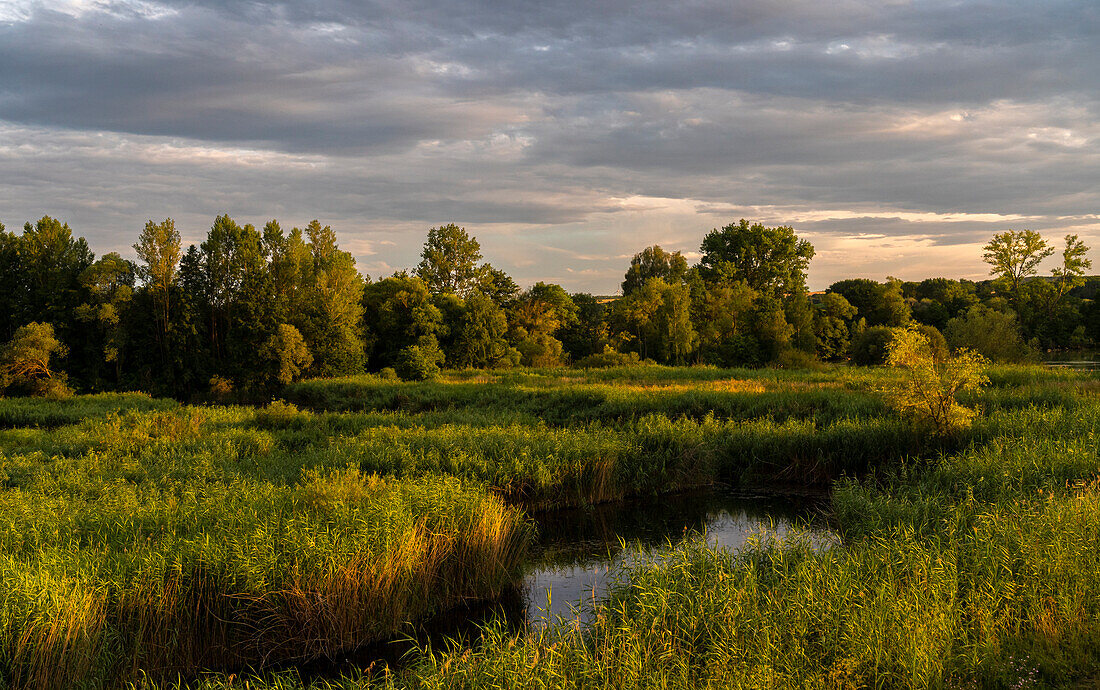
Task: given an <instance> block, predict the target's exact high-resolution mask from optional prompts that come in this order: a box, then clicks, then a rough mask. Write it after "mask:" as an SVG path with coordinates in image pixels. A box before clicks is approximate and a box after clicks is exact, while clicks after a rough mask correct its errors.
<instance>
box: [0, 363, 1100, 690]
mask: <svg viewBox="0 0 1100 690" xmlns="http://www.w3.org/2000/svg"><path fill="white" fill-rule="evenodd" d="M988 374H989V378H990V381H991V383H990V385H989V386H988V387H986V388H984V389H982V390H981V391H978V392H973V393H969V394H967V395H966V396H964V397H963V399H964V400H965V401H966V402H968V403H970V404H971V405H973V406H974V407H975V408H976V409H977V410H979V411H980V412H981V414H980V415H979V416H978V417H977V418H976V419H975V420H974V422H973V424H972V426H971V427H970V428H969V429H967V430H965V431H960V432H958V433H957V434H955V435H953V436H949V437H946V438H941V437H938V436H936V435H933V434H929V433H925V432H922V431H920V429H919V427H914V426H913V425H912V423H910V422H909V421H908V420H906V419H904V418H902V417H900V416H899V415H898V413H896V412H895V411H893V409H892V408H890V407H888V406H887V405H886V403H885V402H884V400H883V398H882V397H881V396H879V395H877V394H876V393H875V391H876V390H878V389H879V388H881V386H883V385H884V384H885V383H888V382H889V381H890V380H891V379H893V378H896V377H897V376H899V375H900V374H899V372H898V371H895V370H891V369H886V368H871V369H865V368H850V367H843V366H836V367H831V368H826V369H819V370H818V369H815V370H808V371H807V370H796V371H790V370H779V369H753V370H748V369H742V370H731V369H717V368H710V367H695V368H670V367H660V366H654V365H649V366H633V367H628V368H621V369H600V370H587V371H585V370H576V369H541V370H516V371H505V372H494V373H491V374H486V373H485V372H476V371H452V372H446V373H445V375H444V376H443V377H442V378H440V379H439V380H436V381H434V382H430V383H417V384H411V383H406V382H401V381H393V380H389V379H386V378H384V377H378V376H359V377H356V378H351V379H341V380H314V381H306V382H303V383H301V384H298V385H296V386H293V387H291V388H288V389H287V390H286V391H285V397H286V399H287V401H288V402H282V401H279V402H275V403H272V404H269V405H267V406H264V407H250V406H193V405H186V404H180V403H176V402H173V401H167V400H158V399H153V398H149V397H147V396H144V395H140V394H104V395H94V396H77V397H73V398H70V399H67V400H45V399H27V398H22V399H6V400H2V401H0V419H2V420H3V429H2V430H0V462H2V464H0V482H2V484H0V485H2V491H3V501H0V510H2V511H3V519H2V520H0V529H2V530H3V532H2V534H0V541H2V549H0V551H2V553H3V554H4V555H3V565H2V568H3V582H4V584H5V588H4V594H3V596H2V597H0V678H2V679H3V682H4V683H6V684H7V685H8V686H10V687H12V688H30V687H40V688H44V687H62V686H74V687H75V686H81V685H84V686H88V687H113V686H116V685H119V684H126V683H135V684H137V685H139V686H150V685H158V686H165V685H168V686H170V685H172V684H174V683H178V682H186V683H188V684H190V685H204V686H207V687H239V686H241V683H242V682H243V681H242V680H241V677H242V675H244V676H248V675H249V673H251V672H259V673H260V675H259V676H258V677H256V678H253V679H252V680H249V683H250V685H249V687H298V686H300V685H301V684H302V683H303V682H304V681H303V680H302V677H301V675H300V674H299V672H298V671H294V670H287V669H288V664H290V665H294V664H299V663H302V662H307V661H310V660H315V659H323V658H327V657H335V656H338V655H339V654H341V653H344V652H347V651H349V650H352V649H355V648H357V647H362V646H364V645H369V644H371V643H378V642H380V641H384V640H386V639H390V638H392V637H394V636H400V635H402V634H408V630H409V628H408V626H407V623H408V622H410V621H413V622H415V621H421V620H424V619H426V618H428V617H430V616H432V615H433V614H438V613H441V612H444V611H447V610H451V609H453V608H454V607H455V606H459V605H462V604H465V603H470V602H475V601H486V600H493V599H495V598H497V597H499V596H501V595H502V594H503V593H504V592H505V591H506V590H508V589H509V588H510V587H513V586H514V585H515V584H516V583H517V582H519V581H520V580H521V579H522V578H523V576H524V573H526V572H531V571H532V570H533V569H537V568H539V567H544V566H540V559H545V558H546V557H547V556H545V550H544V549H541V548H538V544H539V536H538V529H537V525H538V524H539V520H542V521H543V524H546V525H549V524H557V527H554V528H553V529H554V531H555V532H559V533H564V532H566V531H567V529H566V528H563V527H562V526H561V525H560V524H558V523H555V522H553V517H552V516H553V515H556V514H557V515H561V514H562V513H552V512H550V513H548V512H546V511H548V510H551V509H558V508H562V507H565V506H573V507H574V513H576V511H578V510H579V511H580V513H579V514H581V515H585V514H589V515H591V514H592V511H593V510H594V509H593V508H591V507H590V506H592V505H593V504H597V503H599V502H602V501H608V500H613V499H619V498H622V497H626V496H642V497H650V498H649V499H648V500H657V501H660V500H662V499H661V495H662V494H664V493H665V492H669V491H675V490H678V489H689V488H696V487H699V486H704V485H713V484H720V485H723V486H727V487H736V488H740V489H742V490H752V489H758V488H760V487H762V486H763V487H771V488H772V489H775V488H776V487H779V488H782V487H792V488H796V487H797V488H801V489H806V488H807V487H810V488H813V487H819V488H820V489H822V490H827V489H829V488H830V487H832V493H831V499H830V500H829V502H828V503H827V504H826V505H827V507H828V510H827V511H825V515H826V519H827V521H828V524H829V529H830V530H832V531H833V532H834V533H835V534H836V535H838V537H839V539H841V540H842V541H840V542H838V543H837V544H835V545H832V546H828V547H825V548H821V547H820V545H818V546H813V545H812V544H810V543H809V541H810V540H809V539H808V537H804V536H800V533H799V530H797V529H795V530H793V531H790V532H787V533H786V534H785V535H784V536H783V537H782V538H762V539H759V540H756V541H750V542H749V543H748V544H747V545H746V546H744V547H743V548H741V549H740V550H737V551H736V552H731V551H729V550H725V549H720V548H716V547H714V546H713V545H708V544H706V543H705V542H700V541H699V540H698V539H693V538H691V532H690V531H689V533H688V538H686V539H683V540H682V541H681V540H680V538H679V537H676V538H674V539H673V541H672V542H671V543H670V545H669V546H670V548H664V549H661V550H660V554H659V555H656V554H655V555H654V556H653V557H652V558H650V559H646V558H644V557H637V558H632V559H630V563H629V565H628V566H627V567H625V568H623V569H621V570H614V571H613V572H612V573H611V574H610V575H609V579H610V581H611V582H610V585H609V587H608V589H606V590H605V591H604V592H602V593H601V594H600V596H598V597H597V600H596V602H595V604H593V602H592V601H589V602H588V604H587V605H588V606H590V607H593V606H594V608H591V609H590V611H589V612H588V614H587V616H588V623H587V624H586V625H584V626H577V625H575V624H571V623H569V622H563V623H562V624H559V625H551V626H540V627H536V628H530V629H527V628H525V627H524V626H518V627H517V625H516V624H515V622H514V621H512V622H510V623H507V622H504V621H501V622H496V623H494V622H489V623H486V627H485V629H484V632H482V633H479V634H478V635H474V636H472V637H471V636H467V637H466V638H465V640H464V642H462V643H459V642H454V643H451V644H448V643H445V642H440V641H439V640H436V641H435V643H434V645H433V646H432V647H431V648H430V649H423V650H420V651H417V652H414V653H412V654H410V655H409V656H408V657H407V658H406V659H405V660H404V661H403V662H402V663H401V664H399V665H397V666H381V665H376V666H375V667H374V668H372V669H371V670H370V671H369V672H367V671H366V670H365V669H364V668H361V667H359V668H357V667H354V666H352V667H346V668H342V669H341V670H340V671H339V673H337V674H336V675H335V676H333V675H332V674H328V675H325V676H323V677H320V678H313V679H312V681H311V682H312V683H313V684H315V685H319V686H322V687H323V686H325V685H332V686H337V687H369V686H374V685H378V686H380V687H386V686H389V687H494V686H495V687H505V686H510V687H521V686H522V687H527V686H531V687H561V686H591V685H602V684H610V685H614V686H618V687H653V686H654V685H658V686H668V687H699V686H708V685H709V686H712V687H718V686H721V687H783V686H786V687H804V686H806V685H821V686H833V687H858V686H862V685H876V684H877V685H879V686H885V687H937V686H944V687H946V686H952V685H954V686H966V685H969V684H975V685H978V686H983V687H997V686H1003V687H1010V686H1013V685H1014V684H1018V683H1019V682H1021V681H1027V682H1031V681H1030V680H1028V679H1034V680H1035V682H1036V683H1040V682H1041V683H1044V684H1055V685H1057V684H1062V683H1068V682H1070V681H1072V680H1074V679H1077V678H1080V677H1081V676H1082V675H1083V674H1088V673H1091V672H1093V671H1094V670H1095V669H1096V668H1097V662H1098V661H1100V659H1098V658H1097V651H1096V650H1097V648H1098V646H1097V641H1098V640H1100V491H1098V485H1097V482H1098V477H1100V460H1098V458H1097V438H1098V434H1100V380H1098V379H1097V378H1096V375H1095V374H1091V373H1087V372H1072V371H1061V370H1059V371H1052V370H1047V369H1042V368H1039V367H1023V366H1013V367H991V368H990V369H989V370H988ZM586 506H588V507H587V508H586ZM548 516H549V517H548ZM559 522H560V521H559ZM626 536H627V537H629V536H630V535H629V534H627V535H626ZM650 544H651V545H652V542H650ZM643 551H644V549H643ZM616 582H617V583H618V584H617V585H616V584H615V583H616ZM490 620H491V619H490ZM263 668H269V669H279V668H282V669H284V670H283V671H281V672H280V671H277V670H276V671H267V672H263V671H262V669H263ZM249 669H251V671H249ZM383 669H385V670H383ZM211 673H213V675H210V674H211Z"/></svg>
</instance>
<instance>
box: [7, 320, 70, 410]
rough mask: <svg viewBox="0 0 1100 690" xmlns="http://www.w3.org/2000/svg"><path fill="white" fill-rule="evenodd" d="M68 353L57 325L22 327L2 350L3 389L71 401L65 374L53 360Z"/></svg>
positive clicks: (34, 324)
mask: <svg viewBox="0 0 1100 690" xmlns="http://www.w3.org/2000/svg"><path fill="white" fill-rule="evenodd" d="M66 354H68V348H66V347H65V346H64V345H63V344H62V343H61V341H60V340H58V339H57V337H56V336H55V335H54V330H53V325H52V324H48V323H37V322H34V321H32V322H31V323H28V324H27V325H26V326H23V327H21V328H20V329H19V330H17V331H16V332H15V335H13V336H12V339H11V340H9V341H8V343H7V344H6V345H4V348H3V350H0V390H6V389H9V388H10V389H14V390H16V391H18V392H21V393H24V394H27V395H35V396H40V397H46V398H53V399H58V398H67V397H69V396H70V395H72V391H71V390H69V387H68V386H67V385H66V383H65V382H66V376H65V373H64V372H61V371H56V370H54V369H53V368H52V367H51V364H50V359H51V358H52V357H53V356H54V355H57V356H58V357H64V356H65V355H66Z"/></svg>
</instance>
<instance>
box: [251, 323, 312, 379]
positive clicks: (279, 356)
mask: <svg viewBox="0 0 1100 690" xmlns="http://www.w3.org/2000/svg"><path fill="white" fill-rule="evenodd" d="M261 355H262V356H263V358H264V359H266V360H267V361H268V363H269V365H270V367H271V368H272V369H273V370H274V377H273V378H274V379H275V380H276V381H278V382H279V383H281V384H283V385H284V386H285V385H287V384H290V383H294V382H295V381H297V380H298V379H299V378H300V377H301V375H302V372H304V371H305V370H306V369H308V368H309V366H310V365H311V364H313V355H311V354H310V353H309V347H308V346H307V345H306V341H305V339H304V338H303V337H302V334H301V333H299V332H298V329H297V328H295V327H294V326H291V325H289V324H285V323H283V324H279V328H278V329H277V330H276V331H275V334H274V335H272V336H271V337H270V338H269V339H268V340H267V342H266V343H264V346H263V348H262V350H261Z"/></svg>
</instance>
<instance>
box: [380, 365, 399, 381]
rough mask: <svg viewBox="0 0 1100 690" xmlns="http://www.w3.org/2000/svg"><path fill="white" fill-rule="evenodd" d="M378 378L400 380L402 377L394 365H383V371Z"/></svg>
mask: <svg viewBox="0 0 1100 690" xmlns="http://www.w3.org/2000/svg"><path fill="white" fill-rule="evenodd" d="M378 378H380V379H382V380H383V381H398V380H400V379H401V377H400V376H398V375H397V371H396V370H395V369H394V368H393V367H382V369H381V371H379V372H378Z"/></svg>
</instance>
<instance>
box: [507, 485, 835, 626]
mask: <svg viewBox="0 0 1100 690" xmlns="http://www.w3.org/2000/svg"><path fill="white" fill-rule="evenodd" d="M824 505H825V499H823V498H818V499H806V498H800V499H783V498H775V497H767V496H762V495H752V494H746V493H743V492H741V493H738V492H731V491H720V490H708V491H705V492H695V493H688V494H675V495H668V496H661V497H656V498H650V499H646V500H632V501H626V502H621V503H614V504H607V505H600V506H594V507H592V508H587V509H574V510H565V511H557V512H554V513H547V514H544V515H538V516H535V518H536V520H537V521H538V523H539V533H540V535H539V536H540V538H539V543H538V546H537V547H536V549H535V552H534V557H533V559H532V562H531V563H530V565H529V566H528V568H529V569H528V574H527V576H526V577H525V578H524V580H523V598H524V602H525V607H524V608H525V610H524V612H523V617H524V619H525V620H526V621H527V622H530V623H536V624H539V623H545V622H547V621H550V620H555V619H557V618H559V617H570V618H571V617H579V618H580V619H581V620H582V621H584V620H586V619H587V618H588V616H589V614H590V609H591V606H592V604H593V603H594V602H595V601H598V600H599V599H600V598H601V597H602V596H603V595H604V594H606V592H607V588H608V585H609V583H610V581H611V580H612V579H614V577H615V574H616V571H617V570H618V569H619V568H621V567H622V566H625V565H629V564H630V563H632V562H635V561H637V560H638V559H640V558H646V557H648V558H652V557H654V556H656V557H660V553H661V552H662V551H667V550H669V549H671V548H672V547H674V546H676V545H677V544H679V543H680V542H681V541H683V540H684V539H698V538H700V537H703V538H705V539H706V541H707V543H709V544H710V545H712V546H717V547H721V548H726V549H737V548H739V547H741V546H743V545H744V544H745V542H746V541H747V540H748V539H750V538H751V537H753V536H754V535H761V534H764V533H767V534H770V535H775V536H783V535H786V534H787V533H788V532H790V530H791V529H792V528H795V529H799V530H808V532H809V535H808V536H809V537H810V539H811V542H812V543H814V544H816V545H826V544H828V543H831V542H832V541H833V538H832V536H831V535H830V533H829V532H828V531H827V530H826V529H825V527H824V519H823V517H822V511H823V507H824ZM548 601H549V605H548ZM582 602H583V604H582ZM578 604H581V605H580V606H578Z"/></svg>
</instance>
